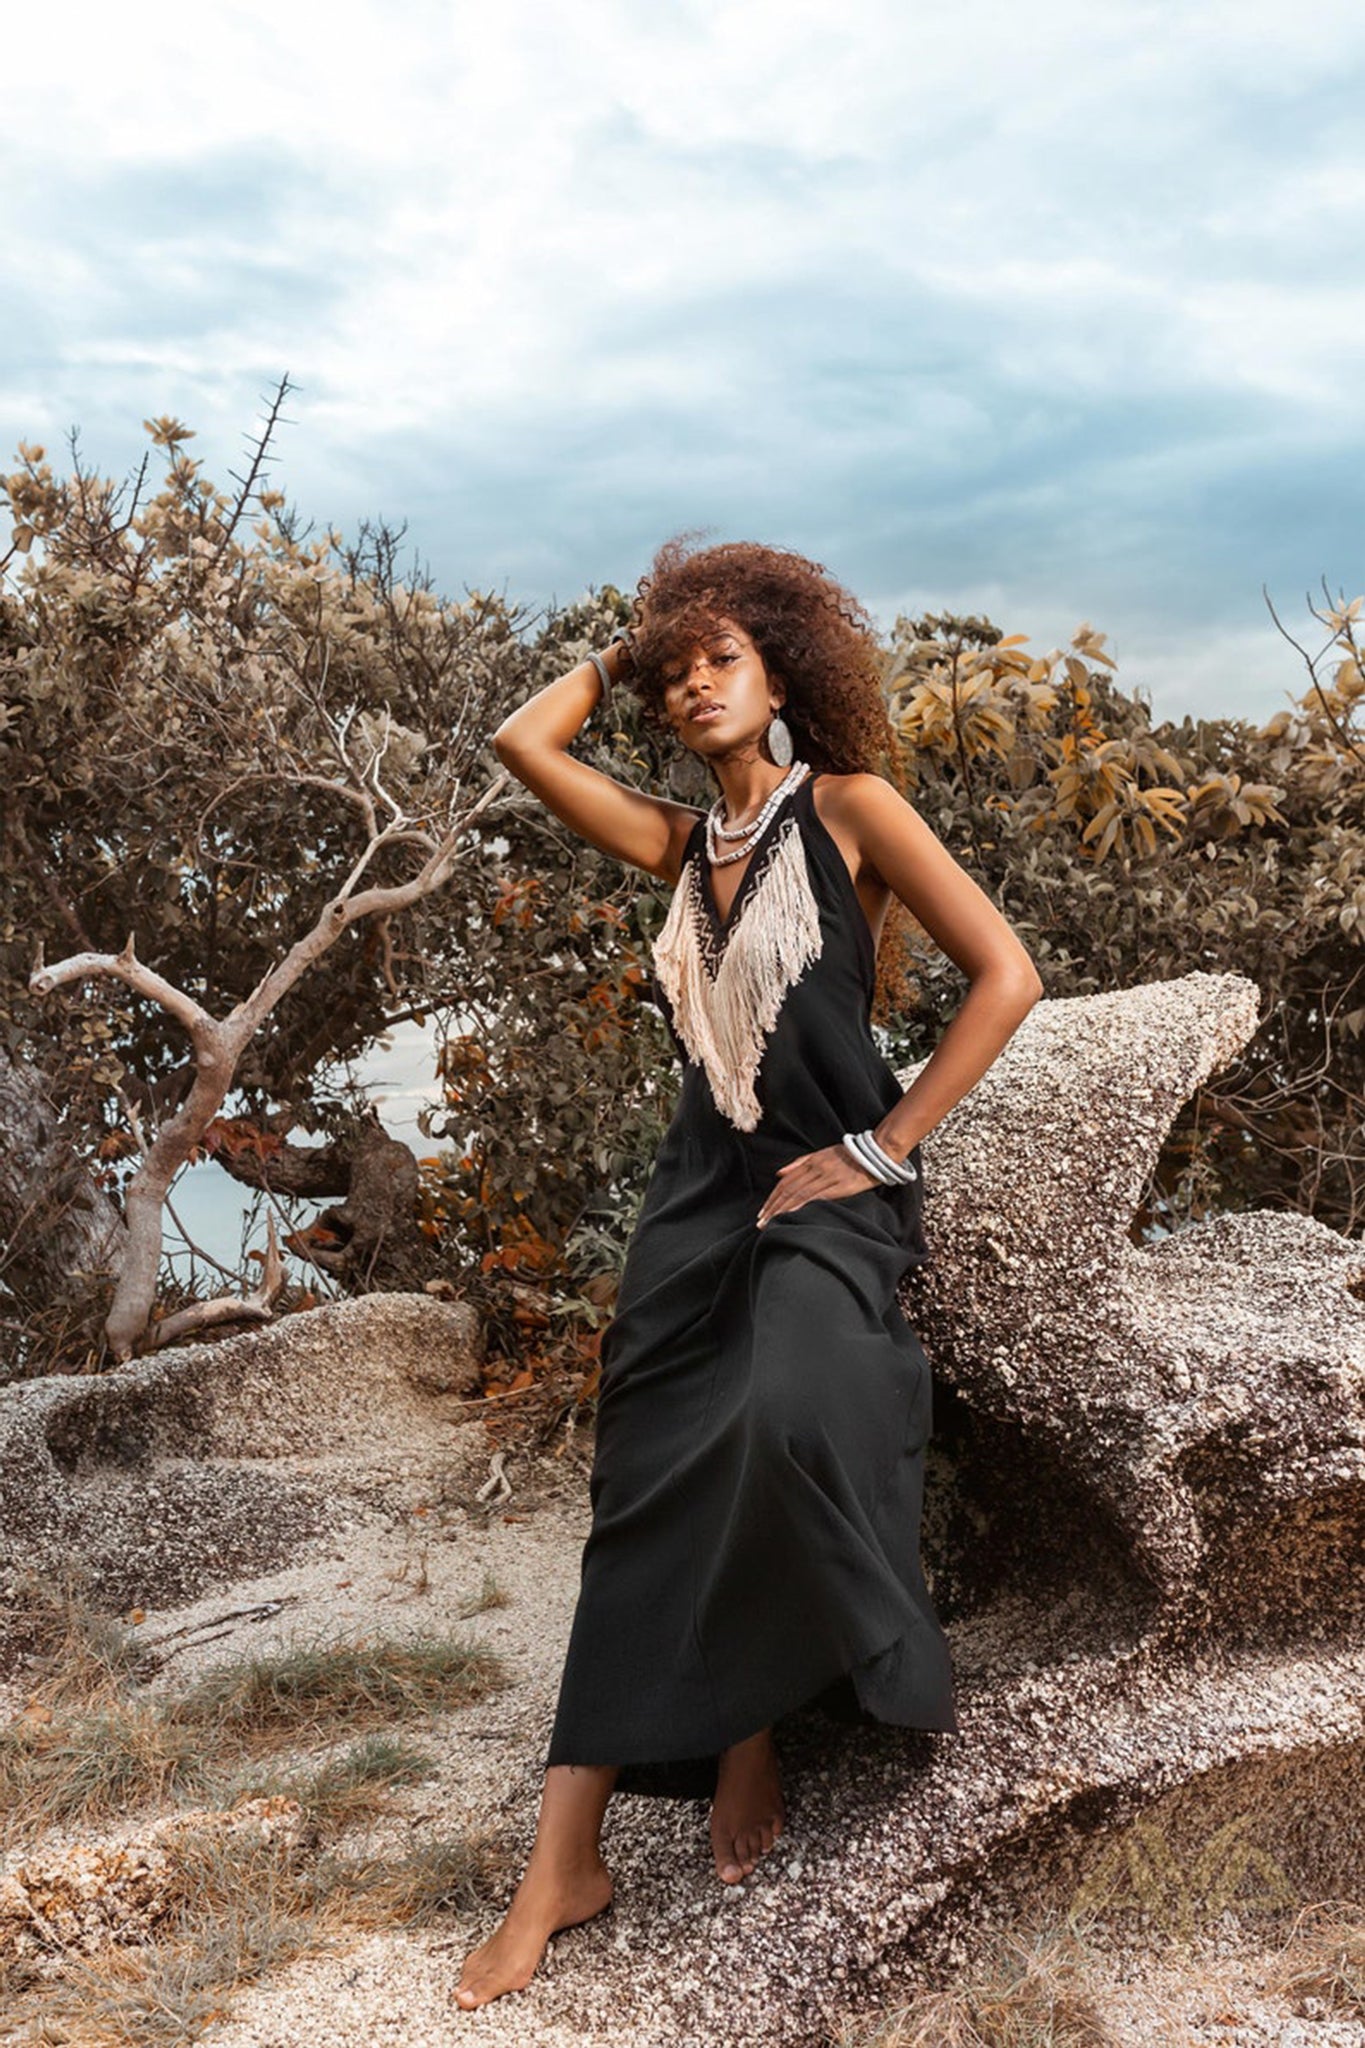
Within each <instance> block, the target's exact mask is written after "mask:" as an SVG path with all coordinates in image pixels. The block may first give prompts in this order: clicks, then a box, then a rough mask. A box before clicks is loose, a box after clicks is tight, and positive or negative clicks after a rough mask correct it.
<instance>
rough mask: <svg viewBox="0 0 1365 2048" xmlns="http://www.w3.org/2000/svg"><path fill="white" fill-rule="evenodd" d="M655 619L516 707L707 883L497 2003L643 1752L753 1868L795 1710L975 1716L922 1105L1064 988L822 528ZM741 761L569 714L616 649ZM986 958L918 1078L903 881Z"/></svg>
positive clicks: (689, 920)
mask: <svg viewBox="0 0 1365 2048" xmlns="http://www.w3.org/2000/svg"><path fill="white" fill-rule="evenodd" d="M640 590H641V595H640V602H639V604H638V606H637V625H636V630H635V632H634V633H633V634H631V635H629V636H618V637H617V639H616V640H615V641H613V643H612V644H611V646H610V647H609V648H608V649H607V650H606V652H605V653H604V654H602V655H600V656H592V657H589V659H588V660H586V661H583V662H581V663H579V665H578V666H577V667H576V668H573V669H571V670H570V671H569V672H568V673H567V674H566V675H562V676H560V677H558V678H557V679H556V680H555V681H554V682H552V683H550V684H548V685H547V686H546V688H544V689H543V690H541V691H539V692H538V694H537V695H536V696H534V697H532V698H531V699H530V700H529V701H528V702H527V703H526V704H524V705H522V706H521V707H520V708H519V709H518V710H517V711H515V712H513V713H512V715H511V716H510V717H509V718H507V719H505V720H504V721H503V723H502V725H501V726H499V728H498V730H497V732H496V733H495V735H494V746H495V748H496V750H497V753H498V756H499V759H500V760H502V761H504V762H505V763H506V764H507V765H508V766H509V767H510V768H511V769H512V770H513V772H514V773H515V774H516V775H517V776H518V777H519V778H520V780H521V781H522V782H524V783H525V784H526V786H527V787H528V788H529V789H531V790H533V791H534V792H535V794H536V795H537V796H538V797H540V798H541V800H542V801H543V802H544V803H545V804H547V805H548V806H549V808H550V809H551V810H552V811H553V812H554V813H555V815H556V816H557V817H559V818H562V819H563V820H564V822H565V823H566V824H567V825H570V826H571V827H572V828H573V829H574V830H575V831H576V832H579V833H580V834H581V835H582V836H583V837H584V838H585V839H587V840H589V841H590V842H591V843H592V844H593V845H594V846H597V847H599V848H601V849H602V851H603V852H606V853H611V854H614V855H616V856H617V858H619V859H621V860H624V861H629V862H631V863H633V864H634V865H635V866H637V867H640V868H643V869H645V870H646V871H647V872H648V873H650V874H652V875H657V876H659V877H660V878H662V879H663V880H665V881H667V882H670V883H673V884H676V887H675V888H674V892H673V897H672V901H671V904H670V908H669V913H668V917H667V919H666V921H665V923H664V926H663V928H662V930H661V931H660V933H659V935H658V937H657V939H656V940H655V942H654V947H653V953H654V964H655V967H656V969H657V988H658V994H659V997H660V1000H661V1007H662V1008H663V1011H664V1014H665V1017H666V1018H667V1021H668V1024H669V1028H670V1030H671V1032H672V1035H673V1038H674V1041H675V1043H676V1044H677V1047H678V1051H679V1054H680V1056H681V1058H682V1060H683V1064H684V1073H683V1082H682V1090H681V1094H680V1097H679V1100H678V1104H677V1108H676V1110H675V1113H674V1116H673V1119H672V1122H671V1124H670V1125H669V1129H668V1132H667V1134H666V1136H665V1138H664V1140H663V1143H662V1145H661V1147H660V1149H659V1154H658V1157H657V1159H656V1161H655V1164H654V1169H653V1172H652V1175H651V1178H650V1183H649V1187H648V1190H647V1192H646V1196H645V1201H644V1204H643V1206H642V1208H641V1211H640V1216H639V1220H638V1222H637V1225H636V1229H635V1232H634V1235H633V1237H632V1239H631V1243H630V1248H629V1251H628V1254H627V1258H626V1264H625V1269H624V1271H623V1274H622V1279H621V1288H620V1293H619V1296H618V1301H617V1307H616V1312H615V1315H614V1317H613V1319H612V1322H611V1324H610V1325H609V1326H608V1329H607V1331H606V1332H605V1333H604V1337H603V1343H602V1349H601V1362H602V1372H601V1381H600V1394H599V1402H598V1415H597V1437H596V1446H595V1452H594V1459H593V1470H592V1478H591V1484H590V1492H591V1499H592V1505H593V1522H592V1529H591V1533H590V1535H589V1537H588V1541H587V1544H586V1545H585V1548H584V1551H583V1559H582V1573H581V1583H580V1588H579V1598H578V1605H577V1609H576V1612H575V1616H574V1623H573V1630H572V1634H571V1637H570V1642H569V1650H568V1655H567V1657H566V1661H565V1666H564V1673H563V1678H562V1680H561V1686H560V1695H559V1703H558V1709H557V1713H556V1717H555V1724H554V1731H553V1735H552V1738H551V1743H550V1750H549V1755H548V1758H547V1762H546V1769H545V1781H544V1791H543V1795H542V1800H541V1808H540V1817H539V1824H538V1827H537V1832H536V1839H535V1843H534V1846H533V1848H532V1852H531V1856H530V1859H529V1861H528V1864H527V1867H526V1872H525V1875H524V1876H523V1878H522V1880H521V1883H520V1885H519V1887H518V1889H517V1892H516V1896H515V1897H514V1899H513V1901H512V1904H511V1906H510V1908H509V1910H508V1912H507V1915H506V1917H505V1919H504V1920H503V1922H502V1924H501V1925H500V1927H499V1928H498V1929H497V1931H496V1932H495V1933H494V1934H493V1935H492V1937H491V1938H490V1939H489V1940H488V1941H486V1942H484V1943H483V1944H482V1945H481V1946H480V1947H479V1948H477V1949H475V1950H474V1951H473V1952H472V1953H471V1954H470V1956H469V1957H468V1959H467V1961H466V1963H465V1966H464V1971H463V1974H462V1977H461V1980H460V1984H459V1986H458V1988H457V1989H456V1991H455V1993H454V1997H455V2000H456V2002H457V2003H458V2004H459V2005H462V2006H464V2007H466V2008H468V2009H473V2008H475V2007H477V2006H480V2005H483V2004H485V2003H487V2001H488V2000H489V1999H492V1998H496V1997H497V1996H498V1995H499V1994H500V1993H502V1992H504V1991H509V1990H514V1989H519V1988H521V1987H522V1986H523V1985H525V1984H526V1983H528V1982H529V1980H530V1978H531V1976H532V1975H533V1973H534V1971H535V1969H536V1966H537V1964H538V1962H539V1961H540V1958H541V1956H542V1955H543V1953H544V1950H545V1946H546V1943H547V1941H548V1940H549V1937H550V1936H551V1934H552V1933H554V1932H555V1931H556V1930H558V1929H560V1928H563V1927H569V1926H574V1925H577V1924H578V1923H579V1922H581V1921H584V1920H588V1919H591V1918H592V1917H593V1916H594V1915H595V1914H597V1913H599V1912H601V1911H602V1909H603V1908H604V1907H605V1906H606V1905H607V1904H608V1902H609V1901H610V1898H611V1894H612V1880H611V1877H610V1875H609V1873H608V1871H607V1868H606V1865H605V1864H604V1863H603V1861H602V1858H601V1854H600V1850H599V1834H600V1829H601V1825H602V1819H603V1815H604V1813H605V1810H606V1805H607V1801H608V1799H609V1798H610V1796H611V1793H612V1791H613V1789H621V1790H634V1791H641V1792H649V1793H664V1794H667V1793H679V1792H681V1793H695V1792H697V1791H698V1790H705V1791H708V1792H712V1793H713V1794H714V1796H713V1800H712V1807H711V1820H710V1836H711V1847H712V1853H713V1855H714V1859H715V1867H716V1873H717V1876H718V1877H719V1879H720V1881H721V1882H722V1883H723V1884H736V1883H739V1882H740V1881H741V1880H742V1879H743V1878H744V1877H746V1876H747V1875H748V1874H749V1873H750V1872H751V1871H752V1870H753V1869H754V1867H755V1865H756V1863H757V1861H758V1859H759V1858H760V1857H761V1856H762V1855H764V1854H765V1853H766V1852H767V1851H768V1850H769V1849H771V1847H772V1845H773V1842H774V1841H775V1840H776V1838H777V1837H778V1835H779V1834H780V1833H781V1831H782V1825H783V1802H782V1787H781V1779H780V1775H779V1770H778V1759H777V1753H776V1750H775V1747H774V1743H773V1736H772V1724H773V1722H774V1721H776V1720H779V1719H780V1718H781V1717H782V1716H783V1715H784V1714H786V1713H788V1712H790V1711H793V1710H795V1709H797V1708H799V1707H801V1706H803V1705H806V1704H809V1703H810V1702H812V1701H817V1702H818V1703H819V1704H821V1705H823V1706H826V1707H829V1708H831V1709H835V1708H836V1707H840V1708H842V1710H843V1711H844V1712H845V1713H846V1714H847V1713H848V1712H849V1711H850V1710H851V1712H852V1714H853V1715H854V1716H855V1717H856V1716H858V1715H862V1716H864V1717H867V1716H870V1717H873V1718H875V1719H877V1720H881V1721H887V1722H892V1723H895V1724H897V1725H900V1726H905V1727H918V1728H939V1729H949V1730H955V1729H956V1727H957V1719H956V1715H955V1712H954V1706H953V1695H952V1678H951V1670H950V1664H949V1657H948V1650H947V1644H946V1641H945V1639H944V1636H943V1633H942V1630H941V1629H940V1627H939V1624H938V1621H937V1617H936V1616H935V1614H934V1612H933V1608H932V1605H931V1603H930V1598H929V1594H928V1590H927V1588H926V1585H925V1582H924V1579H923V1576H922V1573H921V1569H920V1564H919V1555H918V1548H919V1525H920V1507H921V1499H922V1485H923V1461H924V1448H925V1444H926V1442H927V1440H928V1437H929V1432H930V1374H929V1366H928V1361H927V1360H926V1358H925V1355H924V1353H923V1351H922V1350H921V1348H920V1345H919V1342H918V1340H917V1338H916V1337H915V1334H914V1332H913V1330H912V1329H911V1328H910V1326H909V1324H908V1323H907V1321H906V1319H905V1316H904V1314H903V1313H902V1312H901V1310H900V1309H899V1307H898V1305H897V1301H896V1287H897V1283H898V1282H899V1280H900V1279H901V1277H902V1276H903V1274H904V1273H905V1272H906V1271H907V1269H908V1268H909V1267H910V1266H912V1265H916V1264H919V1263H921V1262H922V1261H923V1260H924V1259H925V1258H926V1257H927V1256H928V1251H927V1247H926V1245H925V1242H924V1238H923V1235H922V1231H921V1212H922V1208H923V1185H922V1181H921V1179H920V1171H919V1169H920V1164H921V1162H920V1141H921V1139H922V1138H923V1137H924V1134H925V1133H926V1132H927V1131H929V1130H931V1129H932V1128H933V1127H934V1125H935V1124H936V1123H938V1122H939V1120H940V1119H941V1118H942V1117H943V1116H944V1115H945V1114H946V1112H947V1111H948V1110H949V1109H951V1108H952V1106H953V1104H954V1103H956V1102H957V1101H958V1100H959V1099H960V1098H961V1097H962V1096H963V1095H965V1094H966V1092H967V1091H968V1089H969V1088H971V1087H972V1086H973V1085H974V1083H975V1082H976V1081H978V1080H979V1079H980V1077H981V1075H982V1074H983V1073H984V1072H985V1071H986V1069H987V1067H989V1066H990V1064H991V1062H992V1061H993V1060H994V1059H995V1057H996V1055H997V1054H998V1053H999V1051H1000V1049H1001V1047H1002V1046H1003V1045H1004V1044H1005V1043H1006V1041H1007V1040H1008V1039H1009V1037H1010V1035H1011V1034H1012V1033H1013V1031H1014V1030H1015V1029H1016V1027H1017V1026H1018V1024H1019V1023H1020V1021H1021V1019H1022V1018H1023V1017H1024V1016H1025V1015H1026V1014H1027V1013H1028V1011H1029V1009H1030V1008H1031V1007H1032V1005H1033V1004H1034V1003H1035V1002H1036V1001H1037V999H1038V997H1039V995H1040V994H1041V993H1042V984H1041V982H1040V980H1039V978H1038V975H1037V973H1036V971H1035V970H1034V967H1033V964H1032V961H1031V960H1030V958H1029V956H1028V954H1027V953H1026V951H1025V950H1024V948H1023V946H1022V945H1021V944H1020V942H1019V940H1018V939H1017V938H1016V937H1015V935H1014V933H1013V932H1012V931H1011V929H1010V927H1009V925H1008V924H1007V923H1006V921H1005V919H1004V918H1003V917H1002V916H1001V915H1000V913H999V911H997V910H996V909H995V907H994V906H993V904H992V903H991V902H990V901H989V899H988V898H987V897H986V896H985V895H984V894H983V893H982V891H981V890H980V889H979V888H978V887H977V885H976V883H975V882H973V881H972V880H971V878H970V876H968V875H967V874H966V873H965V871H964V870H963V869H962V868H961V867H959V866H958V864H957V862H956V861H955V860H954V858H953V856H952V855H951V854H950V853H949V852H948V850H947V849H946V848H945V847H944V846H943V845H942V844H941V843H940V841H939V840H938V839H937V838H936V837H935V836H934V834H933V832H931V831H930V829H929V827H928V826H927V825H926V824H925V823H924V822H923V820H922V819H921V818H920V817H919V816H918V814H917V813H916V812H915V810H914V809H913V808H912V807H911V805H910V804H909V803H907V802H906V801H905V799H904V798H903V797H902V796H901V795H900V794H899V792H898V791H897V790H896V788H895V787H894V786H893V785H892V783H891V782H890V781H888V780H887V779H885V777H884V776H883V775H882V774H881V773H879V772H878V771H879V769H880V768H881V766H882V764H883V763H884V762H885V761H887V760H888V759H889V758H890V757H891V754H892V749H893V745H894V736H893V734H892V731H891V727H890V724H889V721H888V718H887V713H886V707H885V699H884V695H883V691H882V688H881V682H880V670H879V666H878V661H877V654H876V644H875V640H874V637H873V633H872V630H871V627H870V623H869V621H868V619H867V616H866V614H865V612H864V611H863V610H862V609H861V607H860V606H859V605H858V604H857V603H856V601H855V600H854V599H853V598H852V597H850V595H849V594H848V593H847V592H846V591H845V590H843V589H842V588H841V587H840V586H839V585H838V584H836V583H835V582H833V581H832V579H830V578H829V577H828V576H827V575H826V574H825V572H824V571H823V570H822V569H821V568H819V567H818V566H817V565H816V564H814V563H811V562H808V561H806V560H805V559H803V558H802V557H801V556H799V555H795V554H792V553H789V552H787V551H784V550H779V549H775V548H766V547H759V546H753V545H748V544H731V545H727V546H722V547H712V548H707V549H703V550H701V551H698V552H689V551H688V549H687V548H686V546H685V544H684V543H682V542H672V543H670V544H668V545H667V546H665V547H664V548H663V549H661V550H660V552H659V554H658V556H657V557H656V559H655V562H654V565H653V568H652V571H651V574H650V575H649V577H648V578H646V579H645V580H644V581H643V582H642V584H641V587H640ZM623 680H624V681H628V682H629V685H630V687H631V688H632V689H633V690H634V691H635V692H636V693H637V694H638V696H639V697H640V699H641V702H642V705H643V708H644V712H645V715H646V716H647V717H648V718H649V719H650V720H652V721H653V722H654V723H656V724H658V725H660V726H661V727H663V728H666V729H667V730H670V731H671V732H672V733H673V734H674V735H675V736H676V739H677V741H678V742H679V743H680V744H681V745H683V746H685V747H688V748H690V749H691V750H692V752H693V753H695V754H698V755H700V757H701V758H702V759H703V760H704V761H705V762H706V763H707V765H708V767H709V768H710V769H711V771H712V774H713V776H714V778H715V782H716V784H717V786H718V790H719V795H718V798H717V802H716V804H715V806H714V808H713V810H712V812H711V813H710V814H709V816H708V814H706V813H704V812H701V811H698V810H694V809H692V808H690V807H689V806H688V805H685V804H678V803H672V802H668V801H666V800H664V799H661V798H659V797H655V796H651V795H647V794H645V793H644V792H642V791H640V790H636V789H631V788H628V787H626V786H625V785H623V784H621V783H618V782H616V781H614V780H613V779H612V778H611V777H610V776H607V775H603V774H601V773H599V772H598V771H597V770H596V769H594V768H591V767H589V766H588V765H587V764H586V763H584V762H581V761H577V760H575V759H574V758H573V757H572V756H571V755H570V754H569V753H568V751H567V749H568V746H569V743H570V741H571V740H572V739H573V737H574V735H575V734H576V733H577V732H578V731H579V729H580V728H581V726H582V725H583V724H584V722H585V720H586V719H587V718H588V717H589V716H590V715H591V714H592V712H593V711H594V710H595V709H596V708H597V706H598V704H599V702H600V701H601V698H602V697H603V695H605V692H606V686H607V683H608V681H610V682H611V683H616V682H618V681H623ZM893 894H894V895H896V896H898V897H899V898H900V899H901V901H902V902H903V903H905V904H906V905H908V907H909V909H910V910H911V911H912V912H913V913H914V915H915V916H916V917H917V918H918V919H919V921H920V923H921V924H922V925H923V926H924V927H925V928H926V930H927V931H928V932H929V934H930V935H931V937H932V938H933V939H934V941H935V942H936V943H937V944H938V945H940V946H941V947H942V948H943V950H944V952H945V953H947V954H948V955H949V956H950V958H951V959H953V960H954V961H955V962H956V963H957V965H958V966H959V967H960V968H961V969H962V970H963V972H964V973H965V974H966V975H967V976H968V977H969V979H970V983H971V986H970V989H969V992H968V994H967V996H966V998H965V999H964V1001H963V1003H962V1004H961V1006H960V1008H959V1009H958V1011H957V1013H956V1014H955V1015H954V1017H953V1018H952V1020H951V1022H950V1024H949V1025H948V1027H947V1029H946V1030H945V1031H944V1032H943V1033H942V1035H941V1037H940V1039H939V1041H938V1044H937V1045H936V1047H935V1049H934V1052H933V1054H932V1056H931V1058H930V1059H929V1060H928V1061H927V1063H926V1064H925V1065H924V1066H923V1067H922V1069H921V1070H920V1072H919V1073H918V1074H917V1075H916V1077H915V1080H914V1083H913V1085H912V1086H911V1087H910V1088H909V1089H908V1090H906V1091H905V1092H904V1093H902V1091H901V1089H900V1087H899V1085H898V1083H897V1082H896V1079H895V1076H894V1075H893V1074H892V1072H891V1069H890V1067H889V1065H888V1064H887V1063H886V1061H885V1060H884V1059H883V1057H882V1055H881V1054H880V1053H879V1052H878V1050H877V1048H876V1044H875V1041H874V1039H873V1037H872V1034H871V1030H870V1021H869V1013H870V1007H871V1001H872V993H873V985H874V978H875V965H876V946H877V941H878V938H879V936H880V932H881V928H882V924H883V921H884V919H885V916H886V913H887V909H888V906H889V903H890V899H891V896H892V895H893Z"/></svg>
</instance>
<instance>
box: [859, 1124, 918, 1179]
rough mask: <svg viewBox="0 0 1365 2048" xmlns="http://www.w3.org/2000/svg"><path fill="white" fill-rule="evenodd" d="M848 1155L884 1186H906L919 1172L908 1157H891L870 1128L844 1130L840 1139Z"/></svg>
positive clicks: (916, 1177)
mask: <svg viewBox="0 0 1365 2048" xmlns="http://www.w3.org/2000/svg"><path fill="white" fill-rule="evenodd" d="M840 1142H841V1143H842V1145H843V1147H844V1150H845V1151H846V1152H847V1153H848V1155H849V1157H850V1158H851V1159H853V1160H855V1161H856V1163H857V1164H858V1165H859V1166H860V1167H861V1168H862V1170H863V1172H864V1173H870V1174H871V1175H872V1178H873V1179H874V1180H879V1181H881V1182H882V1183H883V1185H884V1186H887V1187H891V1186H899V1187H908V1186H909V1185H910V1184H911V1183H912V1182H914V1181H917V1180H918V1179H919V1174H918V1172H917V1171H916V1169H915V1168H914V1167H913V1166H912V1165H911V1163H910V1161H909V1160H908V1159H906V1160H900V1159H893V1158H892V1157H891V1154H890V1153H889V1152H887V1151H885V1150H883V1148H882V1147H881V1146H880V1145H879V1144H878V1143H877V1140H876V1139H875V1138H874V1137H873V1135H872V1133H871V1131H870V1130H866V1131H845V1132H844V1134H843V1138H842V1139H841V1141H840Z"/></svg>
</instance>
